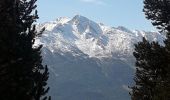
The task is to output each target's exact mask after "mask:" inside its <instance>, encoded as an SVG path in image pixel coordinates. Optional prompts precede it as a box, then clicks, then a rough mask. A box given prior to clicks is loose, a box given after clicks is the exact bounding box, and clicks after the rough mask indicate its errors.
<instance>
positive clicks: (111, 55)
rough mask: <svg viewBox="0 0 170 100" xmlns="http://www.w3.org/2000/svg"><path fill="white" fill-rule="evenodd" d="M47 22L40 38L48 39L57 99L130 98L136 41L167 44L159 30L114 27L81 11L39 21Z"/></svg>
mask: <svg viewBox="0 0 170 100" xmlns="http://www.w3.org/2000/svg"><path fill="white" fill-rule="evenodd" d="M43 27H45V28H46V30H45V31H44V34H42V37H40V38H37V39H36V44H43V52H42V53H43V58H44V64H47V65H48V67H49V69H50V79H49V85H50V87H51V90H50V95H52V97H53V98H54V99H56V100H130V97H129V94H128V91H129V89H128V88H127V86H128V85H131V84H132V82H133V81H132V80H133V72H134V69H133V65H134V62H135V59H134V57H133V55H132V53H133V51H134V50H133V49H134V44H135V43H137V42H138V41H141V40H142V37H145V38H146V39H148V40H150V41H159V42H160V43H162V44H163V39H164V36H163V35H161V34H158V33H156V32H145V31H138V30H134V31H131V30H129V29H127V28H125V27H122V26H120V27H117V28H116V27H109V26H106V25H104V24H101V23H96V22H94V21H92V20H90V19H88V18H86V17H84V16H81V15H76V16H75V17H73V18H67V17H61V18H58V19H56V20H55V21H51V22H46V23H42V24H38V25H37V29H38V30H41V29H42V28H43Z"/></svg>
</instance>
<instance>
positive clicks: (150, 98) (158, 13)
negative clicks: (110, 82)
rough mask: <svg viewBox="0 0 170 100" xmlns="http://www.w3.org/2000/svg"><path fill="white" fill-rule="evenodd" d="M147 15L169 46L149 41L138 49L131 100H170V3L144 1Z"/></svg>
mask: <svg viewBox="0 0 170 100" xmlns="http://www.w3.org/2000/svg"><path fill="white" fill-rule="evenodd" d="M143 11H144V12H145V15H146V18H147V19H149V20H151V21H152V24H153V26H156V27H157V29H159V31H160V32H161V33H162V34H163V33H165V34H166V36H167V39H166V40H165V41H164V43H165V46H160V45H159V44H158V43H156V42H152V43H149V42H147V41H146V40H143V41H142V42H139V43H138V44H136V45H135V52H134V56H135V58H136V68H137V70H136V74H135V75H136V76H135V83H136V85H135V86H134V87H132V93H131V97H132V100H170V0H144V10H143ZM147 45H148V46H147Z"/></svg>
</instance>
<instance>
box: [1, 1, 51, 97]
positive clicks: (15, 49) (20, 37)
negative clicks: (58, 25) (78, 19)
mask: <svg viewBox="0 0 170 100" xmlns="http://www.w3.org/2000/svg"><path fill="white" fill-rule="evenodd" d="M35 2H36V0H1V1H0V15H1V16H0V22H1V24H0V46H1V48H0V53H1V54H0V100H46V99H47V98H48V97H47V96H45V95H46V93H47V92H48V90H49V88H48V87H46V85H47V82H46V81H47V80H48V75H49V73H48V68H47V66H43V65H42V56H41V48H42V46H41V45H40V46H36V47H35V46H34V41H35V38H36V37H37V36H40V35H41V34H42V32H43V30H42V31H41V32H39V33H38V32H37V31H36V29H35V27H36V26H35V25H33V23H34V22H35V21H36V19H38V15H37V11H36V10H35V8H36V5H35ZM33 11H35V13H33ZM49 99H50V98H49Z"/></svg>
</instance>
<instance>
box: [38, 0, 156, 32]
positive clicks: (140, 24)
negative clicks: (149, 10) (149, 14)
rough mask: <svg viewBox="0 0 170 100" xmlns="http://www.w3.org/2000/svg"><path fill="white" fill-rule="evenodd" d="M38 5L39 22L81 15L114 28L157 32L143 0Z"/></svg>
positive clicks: (51, 0)
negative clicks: (120, 27) (147, 14)
mask: <svg viewBox="0 0 170 100" xmlns="http://www.w3.org/2000/svg"><path fill="white" fill-rule="evenodd" d="M37 5H38V8H37V9H38V14H39V17H40V19H39V20H38V22H47V21H52V20H55V19H56V18H58V17H64V16H67V17H70V18H72V17H73V16H75V15H76V14H80V15H82V16H85V17H87V18H89V19H92V20H94V21H96V22H102V23H104V24H106V25H109V26H113V27H117V26H125V27H127V28H129V29H139V30H146V31H150V30H155V29H154V27H153V26H152V25H151V23H150V21H148V20H146V18H145V15H144V13H143V12H142V9H143V0H38V1H37Z"/></svg>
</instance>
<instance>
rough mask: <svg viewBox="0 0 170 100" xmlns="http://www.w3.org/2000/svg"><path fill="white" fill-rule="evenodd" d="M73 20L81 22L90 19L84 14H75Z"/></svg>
mask: <svg viewBox="0 0 170 100" xmlns="http://www.w3.org/2000/svg"><path fill="white" fill-rule="evenodd" d="M72 21H79V22H88V21H90V20H89V19H88V18H87V17H84V16H82V15H75V16H74V17H73V19H72Z"/></svg>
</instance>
